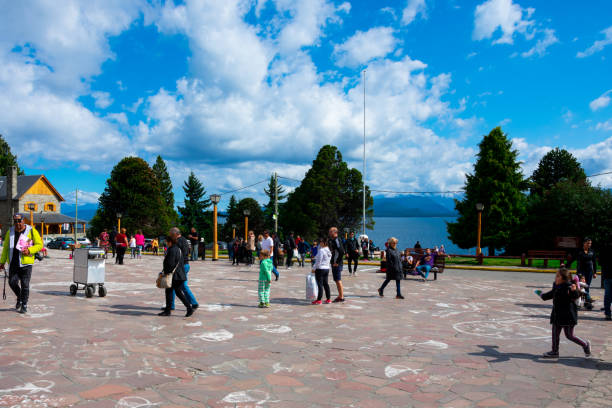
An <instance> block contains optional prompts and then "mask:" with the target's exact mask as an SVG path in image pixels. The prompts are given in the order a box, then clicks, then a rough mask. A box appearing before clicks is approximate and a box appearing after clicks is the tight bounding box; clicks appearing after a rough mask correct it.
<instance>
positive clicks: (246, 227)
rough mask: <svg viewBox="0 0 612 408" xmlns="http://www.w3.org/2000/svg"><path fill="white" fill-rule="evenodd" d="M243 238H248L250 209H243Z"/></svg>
mask: <svg viewBox="0 0 612 408" xmlns="http://www.w3.org/2000/svg"><path fill="white" fill-rule="evenodd" d="M243 214H244V240H245V241H246V240H248V239H249V215H251V210H244V211H243Z"/></svg>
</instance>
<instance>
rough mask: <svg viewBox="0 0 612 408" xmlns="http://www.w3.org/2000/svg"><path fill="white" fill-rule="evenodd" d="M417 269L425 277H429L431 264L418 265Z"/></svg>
mask: <svg viewBox="0 0 612 408" xmlns="http://www.w3.org/2000/svg"><path fill="white" fill-rule="evenodd" d="M416 271H417V272H418V273H419V275H421V276H422V277H423V278H425V279H427V278H428V277H429V271H431V266H430V265H419V266H417V268H416ZM423 271H425V273H423Z"/></svg>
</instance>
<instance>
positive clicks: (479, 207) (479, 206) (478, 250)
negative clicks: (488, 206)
mask: <svg viewBox="0 0 612 408" xmlns="http://www.w3.org/2000/svg"><path fill="white" fill-rule="evenodd" d="M483 210H484V204H483V203H477V204H476V211H477V212H478V233H477V236H476V237H477V238H476V255H480V254H481V252H482V249H481V248H480V238H481V235H482V212H483Z"/></svg>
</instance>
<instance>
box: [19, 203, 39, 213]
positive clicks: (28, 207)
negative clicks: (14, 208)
mask: <svg viewBox="0 0 612 408" xmlns="http://www.w3.org/2000/svg"><path fill="white" fill-rule="evenodd" d="M30 204H34V212H36V211H38V204H36V203H35V202H33V201H28V202H27V203H25V204H24V205H23V210H24V211H26V212H29V211H30Z"/></svg>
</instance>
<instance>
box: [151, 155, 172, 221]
mask: <svg viewBox="0 0 612 408" xmlns="http://www.w3.org/2000/svg"><path fill="white" fill-rule="evenodd" d="M152 170H153V174H155V177H156V178H157V181H158V183H159V189H160V193H161V196H162V199H163V201H164V203H165V204H166V205H165V207H166V213H167V217H168V219H169V222H170V223H171V224H173V225H176V222H177V220H178V214H177V213H176V210H175V209H174V192H173V191H172V180H171V179H170V174H169V173H168V168H167V167H166V163H165V162H164V159H162V157H161V156H157V160H155V164H154V165H153V167H152Z"/></svg>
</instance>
